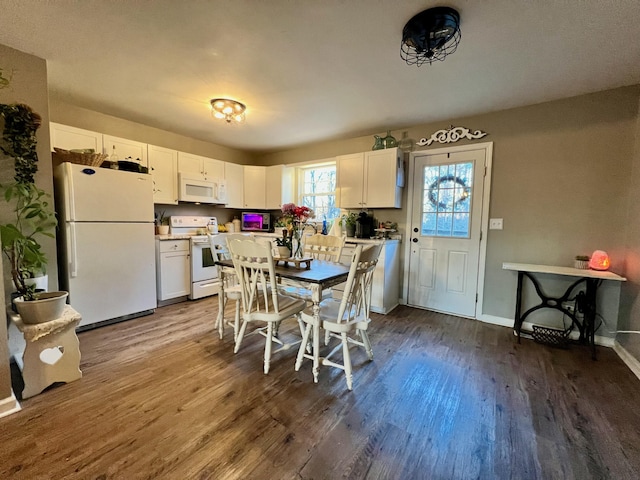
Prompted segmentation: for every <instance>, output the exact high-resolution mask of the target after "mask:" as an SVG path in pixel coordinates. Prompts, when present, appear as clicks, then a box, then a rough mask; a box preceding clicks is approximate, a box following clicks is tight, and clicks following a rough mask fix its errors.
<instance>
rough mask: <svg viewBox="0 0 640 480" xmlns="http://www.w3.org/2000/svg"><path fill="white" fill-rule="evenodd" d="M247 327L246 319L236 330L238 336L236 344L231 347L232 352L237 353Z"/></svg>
mask: <svg viewBox="0 0 640 480" xmlns="http://www.w3.org/2000/svg"><path fill="white" fill-rule="evenodd" d="M246 329H247V321H246V320H245V321H243V322H242V326H241V327H240V331H239V332H238V338H237V339H236V346H235V347H234V349H233V353H238V350H240V344H241V343H242V338H243V337H244V332H245V330H246Z"/></svg>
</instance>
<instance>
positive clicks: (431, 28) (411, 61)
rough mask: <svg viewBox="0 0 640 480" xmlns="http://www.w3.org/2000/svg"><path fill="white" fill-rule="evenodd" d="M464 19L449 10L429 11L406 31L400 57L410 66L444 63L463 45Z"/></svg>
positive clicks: (413, 20)
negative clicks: (461, 29)
mask: <svg viewBox="0 0 640 480" xmlns="http://www.w3.org/2000/svg"><path fill="white" fill-rule="evenodd" d="M460 36H461V34H460V15H459V14H458V12H457V11H456V10H454V9H453V8H449V7H435V8H429V9H428V10H425V11H423V12H420V13H419V14H417V15H415V16H414V17H413V18H412V19H411V20H409V21H408V22H407V24H406V25H405V26H404V28H403V29H402V44H401V45H400V56H401V57H402V59H403V60H404V61H405V62H407V64H408V65H417V66H420V65H422V64H423V63H426V62H428V63H429V64H431V63H433V62H434V61H435V60H444V58H445V57H446V56H447V55H449V54H452V53H453V52H455V51H456V48H458V43H460Z"/></svg>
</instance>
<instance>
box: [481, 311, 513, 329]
mask: <svg viewBox="0 0 640 480" xmlns="http://www.w3.org/2000/svg"><path fill="white" fill-rule="evenodd" d="M478 320H480V321H481V322H484V323H490V324H492V325H500V326H501V327H509V328H513V319H512V318H504V317H495V316H493V315H485V314H484V313H483V314H481V315H480V316H479V317H478Z"/></svg>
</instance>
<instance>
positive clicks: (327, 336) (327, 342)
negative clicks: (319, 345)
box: [324, 330, 331, 347]
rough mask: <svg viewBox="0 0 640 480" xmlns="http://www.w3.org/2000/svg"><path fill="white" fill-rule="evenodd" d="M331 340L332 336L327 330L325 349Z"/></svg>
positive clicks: (325, 332) (325, 333)
mask: <svg viewBox="0 0 640 480" xmlns="http://www.w3.org/2000/svg"><path fill="white" fill-rule="evenodd" d="M330 339H331V334H330V332H329V330H325V331H324V345H325V347H326V346H327V345H329V340H330Z"/></svg>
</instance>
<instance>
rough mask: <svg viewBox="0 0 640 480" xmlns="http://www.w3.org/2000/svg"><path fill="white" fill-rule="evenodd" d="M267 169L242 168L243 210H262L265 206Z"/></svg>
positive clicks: (247, 166) (257, 167)
mask: <svg viewBox="0 0 640 480" xmlns="http://www.w3.org/2000/svg"><path fill="white" fill-rule="evenodd" d="M266 186H267V167H260V166H255V165H245V166H244V204H243V207H244V208H253V209H256V210H264V209H266V205H267V196H266V192H267V188H266Z"/></svg>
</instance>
